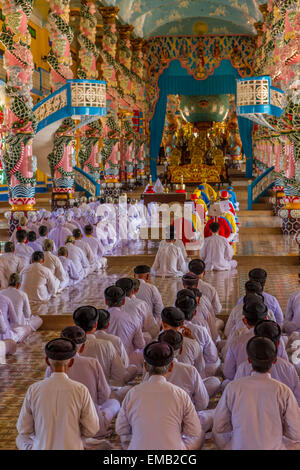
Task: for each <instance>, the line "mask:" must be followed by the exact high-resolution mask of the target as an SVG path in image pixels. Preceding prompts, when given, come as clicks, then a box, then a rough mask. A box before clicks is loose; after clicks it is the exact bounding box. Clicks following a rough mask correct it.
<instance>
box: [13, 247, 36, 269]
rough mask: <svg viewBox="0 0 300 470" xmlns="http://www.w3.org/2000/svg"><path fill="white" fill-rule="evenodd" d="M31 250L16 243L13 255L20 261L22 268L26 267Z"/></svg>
mask: <svg viewBox="0 0 300 470" xmlns="http://www.w3.org/2000/svg"><path fill="white" fill-rule="evenodd" d="M32 253H34V251H33V249H32V248H31V247H30V246H28V245H26V244H25V243H16V246H15V255H16V256H17V257H18V258H20V259H21V261H22V262H23V264H24V266H28V265H29V263H30V260H31V256H32Z"/></svg>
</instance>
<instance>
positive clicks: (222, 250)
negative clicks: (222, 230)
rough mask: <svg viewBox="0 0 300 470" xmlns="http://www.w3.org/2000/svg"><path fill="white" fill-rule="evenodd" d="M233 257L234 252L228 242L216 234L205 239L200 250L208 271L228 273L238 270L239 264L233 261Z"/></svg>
mask: <svg viewBox="0 0 300 470" xmlns="http://www.w3.org/2000/svg"><path fill="white" fill-rule="evenodd" d="M233 255H234V251H233V248H232V247H231V245H230V244H229V242H228V240H226V238H224V237H221V236H220V235H217V234H215V233H213V234H212V236H211V237H208V238H205V240H204V244H203V246H202V248H201V250H200V256H201V258H202V259H203V261H204V262H205V270H206V271H214V270H215V271H227V270H229V269H234V268H236V266H237V262H236V261H232V257H233Z"/></svg>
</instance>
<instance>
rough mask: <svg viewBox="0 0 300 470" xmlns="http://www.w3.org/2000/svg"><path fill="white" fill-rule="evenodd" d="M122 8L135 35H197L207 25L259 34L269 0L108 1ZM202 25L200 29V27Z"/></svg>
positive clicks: (123, 17)
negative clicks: (262, 5)
mask: <svg viewBox="0 0 300 470" xmlns="http://www.w3.org/2000/svg"><path fill="white" fill-rule="evenodd" d="M103 3H106V4H107V5H109V6H118V7H119V8H120V13H119V16H120V19H121V20H122V21H124V23H130V24H132V25H133V26H134V27H135V34H136V35H137V36H140V37H146V38H149V37H151V36H158V35H180V34H195V31H197V30H199V23H200V30H202V28H203V23H205V24H206V26H205V25H204V27H205V30H206V31H205V33H206V34H250V35H251V34H252V35H255V34H256V29H255V27H254V23H256V22H260V21H263V16H262V14H261V12H260V10H259V5H261V4H264V3H267V2H266V0H106V2H103ZM197 26H198V28H197Z"/></svg>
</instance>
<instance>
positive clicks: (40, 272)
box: [21, 251, 57, 302]
mask: <svg viewBox="0 0 300 470" xmlns="http://www.w3.org/2000/svg"><path fill="white" fill-rule="evenodd" d="M44 260H45V257H44V253H43V252H42V251H35V252H34V253H33V255H32V263H31V264H30V265H29V266H27V267H26V268H25V269H24V270H23V271H22V286H21V289H22V290H23V291H24V292H26V294H27V295H28V298H29V300H30V301H37V302H46V301H47V300H49V299H50V298H51V297H52V296H55V295H56V292H57V282H56V280H55V277H54V276H53V274H52V272H51V271H50V269H48V268H46V267H45V266H43V263H44Z"/></svg>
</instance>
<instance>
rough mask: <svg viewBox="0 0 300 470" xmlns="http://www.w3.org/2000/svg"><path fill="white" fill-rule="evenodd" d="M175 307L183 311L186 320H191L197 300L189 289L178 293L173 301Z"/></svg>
mask: <svg viewBox="0 0 300 470" xmlns="http://www.w3.org/2000/svg"><path fill="white" fill-rule="evenodd" d="M185 290H187V289H185ZM181 292H182V291H181ZM175 307H177V308H179V310H181V311H182V312H183V313H184V316H185V318H186V319H187V320H191V319H192V318H193V315H194V313H195V310H196V308H197V300H196V298H195V296H194V294H193V292H190V291H189V292H187V293H181V294H179V295H178V296H177V299H176V302H175Z"/></svg>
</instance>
